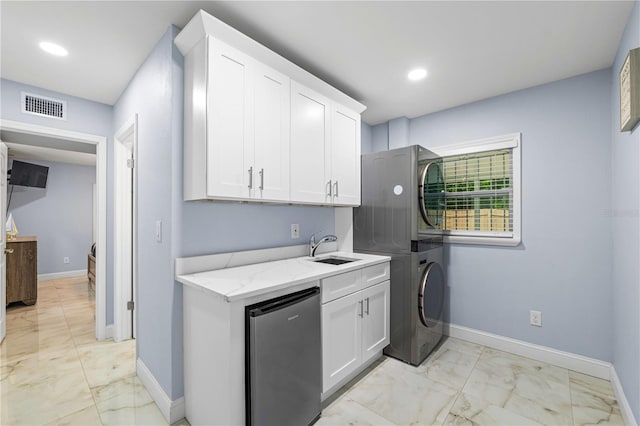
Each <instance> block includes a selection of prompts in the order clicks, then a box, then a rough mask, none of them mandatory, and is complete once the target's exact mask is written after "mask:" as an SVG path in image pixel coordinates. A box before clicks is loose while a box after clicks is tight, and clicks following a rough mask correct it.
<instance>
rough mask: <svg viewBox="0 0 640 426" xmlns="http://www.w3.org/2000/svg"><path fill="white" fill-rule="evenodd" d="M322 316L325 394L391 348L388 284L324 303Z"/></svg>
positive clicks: (323, 387)
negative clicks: (386, 347)
mask: <svg viewBox="0 0 640 426" xmlns="http://www.w3.org/2000/svg"><path fill="white" fill-rule="evenodd" d="M323 291H324V289H323ZM321 312H322V392H323V393H324V394H326V393H327V392H328V391H333V390H335V389H334V388H335V387H336V385H337V384H338V383H340V382H341V381H342V380H343V379H345V378H347V377H348V376H349V375H350V374H351V373H353V372H354V371H356V370H358V368H359V367H361V366H362V365H363V364H364V363H366V362H367V361H372V360H373V358H374V357H375V356H376V355H377V354H379V353H380V351H381V350H382V349H383V348H384V347H385V346H387V345H388V344H389V281H388V280H387V281H384V282H382V283H379V284H376V285H374V286H371V287H368V288H365V289H364V290H360V291H357V292H355V293H351V294H349V295H347V296H343V297H341V298H339V299H335V300H332V301H330V302H327V303H324V304H323V305H322V310H321Z"/></svg>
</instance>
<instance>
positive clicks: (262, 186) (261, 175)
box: [260, 169, 264, 191]
mask: <svg viewBox="0 0 640 426" xmlns="http://www.w3.org/2000/svg"><path fill="white" fill-rule="evenodd" d="M263 189H264V169H260V190H261V191H262V190H263Z"/></svg>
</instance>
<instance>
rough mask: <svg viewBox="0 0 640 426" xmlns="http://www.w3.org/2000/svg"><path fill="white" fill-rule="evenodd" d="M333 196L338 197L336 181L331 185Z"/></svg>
mask: <svg viewBox="0 0 640 426" xmlns="http://www.w3.org/2000/svg"><path fill="white" fill-rule="evenodd" d="M333 196H334V197H337V196H338V181H336V182H335V183H334V184H333Z"/></svg>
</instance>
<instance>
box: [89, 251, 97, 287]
mask: <svg viewBox="0 0 640 426" xmlns="http://www.w3.org/2000/svg"><path fill="white" fill-rule="evenodd" d="M87 278H89V285H90V286H91V288H92V289H93V290H95V289H96V258H95V257H94V256H93V255H92V254H91V253H89V256H88V258H87Z"/></svg>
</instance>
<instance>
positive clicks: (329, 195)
mask: <svg viewBox="0 0 640 426" xmlns="http://www.w3.org/2000/svg"><path fill="white" fill-rule="evenodd" d="M327 185H328V186H329V192H328V193H327V197H329V198H331V190H332V188H333V187H332V186H331V181H329V182H327Z"/></svg>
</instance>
